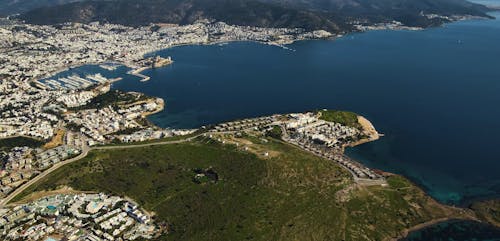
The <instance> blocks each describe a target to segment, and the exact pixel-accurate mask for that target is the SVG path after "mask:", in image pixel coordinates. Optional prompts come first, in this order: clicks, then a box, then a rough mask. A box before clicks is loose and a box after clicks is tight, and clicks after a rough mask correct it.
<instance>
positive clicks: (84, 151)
mask: <svg viewBox="0 0 500 241" xmlns="http://www.w3.org/2000/svg"><path fill="white" fill-rule="evenodd" d="M201 135H203V133H202V134H198V135H195V136H192V137H188V138H185V139H180V140H171V141H161V142H153V143H145V144H137V145H117V146H98V147H92V148H89V147H88V146H86V145H84V146H83V147H82V153H80V155H78V156H76V157H73V158H71V159H68V160H66V161H62V162H59V163H56V164H54V165H53V166H52V167H50V168H49V169H47V170H45V171H43V172H42V173H40V174H38V175H37V176H36V177H34V178H33V179H31V180H29V181H28V182H26V183H24V184H22V185H21V186H20V187H18V188H17V189H16V190H14V191H13V192H11V193H10V194H9V195H8V196H7V197H5V198H4V199H2V200H1V201H0V207H5V206H6V205H7V204H8V203H9V202H10V201H12V199H14V198H15V197H16V196H17V195H19V194H21V193H22V192H23V191H24V190H26V189H27V188H29V187H30V186H31V185H33V184H35V183H36V182H38V181H40V180H42V179H43V178H44V177H46V176H47V175H48V174H50V173H52V172H53V171H55V170H57V169H59V168H60V167H62V166H64V165H67V164H70V163H73V162H75V161H78V160H81V159H83V158H85V157H86V156H87V155H88V153H89V152H90V151H92V150H112V149H129V148H139V147H147V146H158V145H167V144H177V143H183V142H188V141H192V140H194V139H195V138H197V137H199V136H201Z"/></svg>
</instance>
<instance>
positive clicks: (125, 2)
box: [20, 0, 487, 32]
mask: <svg viewBox="0 0 500 241" xmlns="http://www.w3.org/2000/svg"><path fill="white" fill-rule="evenodd" d="M486 11H487V8H486V7H484V6H482V5H478V4H473V3H469V2H466V1H463V0H142V1H139V0H114V1H113V0H110V1H102V0H101V1H95V0H94V1H86V2H76V3H69V4H64V5H58V6H50V7H43V8H39V9H35V10H32V11H29V12H27V13H25V14H23V15H21V16H20V18H21V19H24V20H26V21H27V22H29V23H34V24H57V23H63V22H83V23H88V22H92V21H107V22H110V23H118V24H124V25H147V24H149V23H159V22H163V23H177V24H189V23H193V22H195V21H197V20H199V19H205V18H206V19H213V20H218V21H224V22H227V23H229V24H237V25H247V26H260V27H300V28H305V29H309V30H313V29H325V30H329V31H331V32H340V31H349V30H350V27H349V26H350V25H349V22H350V21H351V20H359V19H361V20H365V21H367V22H381V21H388V20H397V21H401V22H403V23H404V24H406V25H409V26H421V27H427V26H431V25H437V24H440V23H442V20H439V19H433V20H429V19H427V18H426V17H423V16H421V14H420V13H422V12H423V13H435V14H441V15H455V14H460V15H463V14H468V15H476V16H487V15H486V14H485V12H486Z"/></svg>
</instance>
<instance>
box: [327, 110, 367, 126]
mask: <svg viewBox="0 0 500 241" xmlns="http://www.w3.org/2000/svg"><path fill="white" fill-rule="evenodd" d="M319 113H320V114H321V117H320V119H321V120H325V121H330V122H335V123H339V124H342V125H345V126H350V127H354V128H358V129H361V125H360V124H359V122H358V115H357V114H356V113H354V112H349V111H339V110H321V111H319Z"/></svg>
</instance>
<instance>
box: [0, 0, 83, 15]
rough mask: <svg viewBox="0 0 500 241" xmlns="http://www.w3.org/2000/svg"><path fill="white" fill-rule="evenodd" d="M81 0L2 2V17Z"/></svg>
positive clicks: (18, 0) (3, 0) (16, 0)
mask: <svg viewBox="0 0 500 241" xmlns="http://www.w3.org/2000/svg"><path fill="white" fill-rule="evenodd" d="M77 1H81V0H0V16H6V15H11V14H17V13H24V12H27V11H30V10H33V9H36V8H40V7H47V6H55V5H61V4H66V3H71V2H77Z"/></svg>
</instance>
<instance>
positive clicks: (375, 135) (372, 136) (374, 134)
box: [66, 20, 478, 240]
mask: <svg viewBox="0 0 500 241" xmlns="http://www.w3.org/2000/svg"><path fill="white" fill-rule="evenodd" d="M457 21H459V20H457ZM460 21H461V20H460ZM237 41H238V40H235V41H221V42H211V43H207V44H183V45H186V46H190V45H213V44H217V43H226V42H237ZM296 41H302V40H296ZM238 42H240V41H238ZM251 42H256V43H259V44H266V45H273V44H269V43H265V42H259V41H251ZM178 46H181V45H174V46H171V47H178ZM273 46H279V45H273ZM171 47H168V48H165V49H161V50H158V51H162V50H166V49H169V48H171ZM279 47H281V46H279ZM158 51H155V52H158ZM152 53H154V52H152ZM120 64H122V65H124V66H127V65H126V64H124V63H120ZM84 65H88V64H84ZM80 66H82V65H80ZM127 67H129V66H127ZM139 69H140V68H139ZM139 69H135V71H138V70H139ZM146 69H148V68H145V69H142V70H140V71H138V72H137V73H138V74H140V73H141V72H142V71H144V70H146ZM66 70H68V68H66ZM131 71H134V70H131ZM132 75H134V74H132ZM140 75H141V76H145V75H142V74H140ZM135 76H137V75H135ZM141 76H138V77H141ZM145 77H147V76H145ZM148 78H149V77H148ZM163 108H164V106H163V107H162V109H161V110H163ZM161 110H158V111H157V112H153V113H150V114H147V115H146V116H148V115H152V114H154V113H158V112H160V111H161ZM361 118H363V119H364V120H366V121H368V120H367V119H366V118H364V117H362V116H358V121H359V122H361V121H360V119H361ZM360 124H361V123H360ZM365 125H366V126H363V125H362V126H363V129H365V130H366V131H368V133H370V134H369V135H368V137H367V138H364V139H362V140H360V141H358V142H355V143H352V144H351V145H350V146H351V147H353V146H357V145H361V144H364V143H367V142H371V141H375V140H378V139H379V138H380V137H381V136H382V135H381V134H379V133H378V132H377V131H376V130H375V128H374V127H373V125H372V124H371V123H370V122H369V121H368V123H365ZM372 128H373V130H372ZM373 131H375V132H373ZM443 205H444V204H443ZM446 206H447V205H446ZM453 219H454V218H438V219H434V220H431V221H428V222H425V223H422V224H419V225H416V226H414V227H411V228H408V229H406V230H405V231H404V232H405V236H406V235H408V234H409V233H411V232H412V231H416V230H419V229H422V228H426V227H429V226H432V225H435V224H438V223H442V222H446V221H450V220H453ZM463 220H469V219H463ZM470 220H472V219H470ZM474 221H478V220H474ZM401 238H404V237H401ZM396 240H397V239H396Z"/></svg>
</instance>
